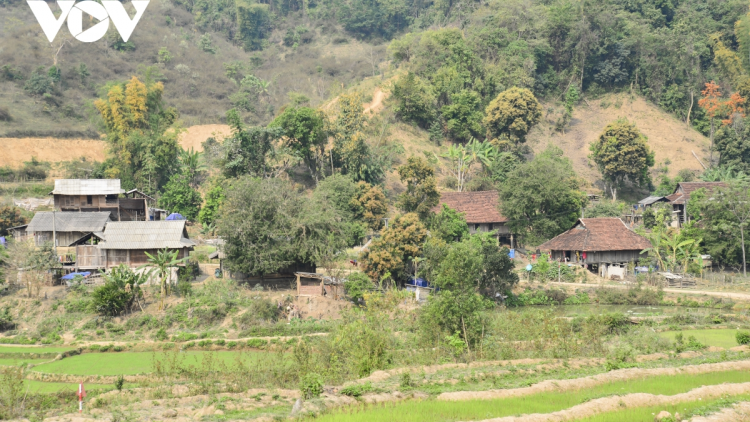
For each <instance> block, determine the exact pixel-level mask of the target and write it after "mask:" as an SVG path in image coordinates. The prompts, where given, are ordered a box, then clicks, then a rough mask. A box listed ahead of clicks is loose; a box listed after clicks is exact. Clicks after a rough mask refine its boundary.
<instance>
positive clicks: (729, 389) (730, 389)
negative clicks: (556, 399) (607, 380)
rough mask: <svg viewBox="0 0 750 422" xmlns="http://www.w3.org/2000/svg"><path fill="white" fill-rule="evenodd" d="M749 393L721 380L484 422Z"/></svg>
mask: <svg viewBox="0 0 750 422" xmlns="http://www.w3.org/2000/svg"><path fill="white" fill-rule="evenodd" d="M747 393H750V382H745V383H741V384H721V385H709V386H704V387H698V388H696V389H694V390H690V391H689V392H687V393H681V394H675V395H674V396H662V395H654V394H646V393H633V394H626V395H624V396H612V397H604V398H600V399H594V400H591V401H588V402H586V403H583V404H579V405H576V406H573V407H571V408H568V409H565V410H561V411H558V412H553V413H544V414H542V413H534V414H531V415H522V416H508V417H503V418H493V419H485V420H484V421H482V422H520V421H524V422H548V421H570V420H576V419H582V418H587V417H590V416H594V415H598V414H600V413H608V412H617V411H621V410H622V409H627V408H637V407H651V406H660V405H673V404H675V403H684V402H692V401H698V399H701V400H711V399H717V398H720V397H722V396H726V395H739V394H747Z"/></svg>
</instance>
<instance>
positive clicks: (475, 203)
mask: <svg viewBox="0 0 750 422" xmlns="http://www.w3.org/2000/svg"><path fill="white" fill-rule="evenodd" d="M443 204H445V205H447V206H448V207H449V208H452V209H454V210H456V211H458V212H462V213H464V215H465V217H466V222H467V223H469V224H477V223H480V224H481V223H505V222H507V221H508V219H507V218H505V217H503V216H502V214H500V211H499V210H498V206H499V205H500V196H499V195H498V193H497V191H494V190H488V191H482V192H443V193H442V194H441V195H440V204H439V205H438V206H437V207H435V208H433V209H432V211H433V212H440V209H441V208H442V206H443Z"/></svg>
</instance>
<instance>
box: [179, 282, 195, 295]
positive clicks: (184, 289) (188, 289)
mask: <svg viewBox="0 0 750 422" xmlns="http://www.w3.org/2000/svg"><path fill="white" fill-rule="evenodd" d="M175 291H176V292H177V294H178V295H179V296H180V297H187V296H190V295H192V294H193V285H192V283H190V282H189V281H187V280H182V279H181V280H180V281H179V282H177V286H175Z"/></svg>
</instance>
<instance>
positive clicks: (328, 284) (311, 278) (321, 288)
mask: <svg viewBox="0 0 750 422" xmlns="http://www.w3.org/2000/svg"><path fill="white" fill-rule="evenodd" d="M294 275H295V276H297V296H326V297H330V298H333V299H339V298H341V297H343V296H344V283H343V282H342V281H341V280H339V279H337V278H335V277H331V276H327V275H323V274H319V273H305V272H296V273H294Z"/></svg>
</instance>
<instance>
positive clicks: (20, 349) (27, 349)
mask: <svg viewBox="0 0 750 422" xmlns="http://www.w3.org/2000/svg"><path fill="white" fill-rule="evenodd" d="M68 350H73V348H72V347H28V346H26V347H14V346H0V354H5V353H62V352H67V351H68Z"/></svg>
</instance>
